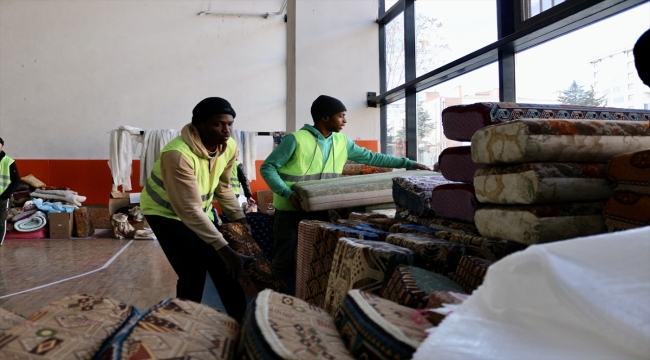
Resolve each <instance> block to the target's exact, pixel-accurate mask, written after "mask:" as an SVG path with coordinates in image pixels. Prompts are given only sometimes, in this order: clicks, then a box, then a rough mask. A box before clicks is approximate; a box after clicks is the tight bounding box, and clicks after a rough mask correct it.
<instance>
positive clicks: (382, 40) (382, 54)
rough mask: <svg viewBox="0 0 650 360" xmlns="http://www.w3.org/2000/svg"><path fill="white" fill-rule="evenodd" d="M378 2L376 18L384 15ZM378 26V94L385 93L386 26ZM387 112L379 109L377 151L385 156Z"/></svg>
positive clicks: (381, 0) (384, 109)
mask: <svg viewBox="0 0 650 360" xmlns="http://www.w3.org/2000/svg"><path fill="white" fill-rule="evenodd" d="M378 1H379V14H378V17H379V18H381V16H382V15H383V14H384V11H385V9H386V1H385V0H378ZM378 24H379V93H380V94H383V93H385V92H386V90H388V89H387V86H386V24H385V23H382V22H378ZM387 142H388V111H387V108H386V105H382V106H380V107H379V146H380V149H379V151H380V152H381V153H382V154H385V153H386V151H387V150H388V144H387Z"/></svg>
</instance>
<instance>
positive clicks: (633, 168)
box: [607, 150, 650, 195]
mask: <svg viewBox="0 0 650 360" xmlns="http://www.w3.org/2000/svg"><path fill="white" fill-rule="evenodd" d="M607 180H608V181H609V182H610V184H611V185H612V186H613V187H614V189H616V191H632V192H635V193H637V194H644V195H650V150H642V151H636V152H631V153H626V154H622V155H618V156H614V158H613V159H612V160H611V161H610V162H609V165H608V166H607Z"/></svg>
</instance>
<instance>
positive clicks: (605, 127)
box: [472, 119, 650, 165]
mask: <svg viewBox="0 0 650 360" xmlns="http://www.w3.org/2000/svg"><path fill="white" fill-rule="evenodd" d="M648 148H650V122H647V121H609V120H603V121H589V120H557V119H539V120H515V121H511V122H508V123H504V124H499V125H492V126H488V127H486V128H484V129H482V130H480V131H477V132H476V133H475V134H474V136H472V160H473V161H474V162H476V163H479V164H486V165H493V164H517V163H527V162H590V163H606V162H608V161H609V160H610V159H611V158H612V157H614V156H616V155H620V154H624V153H627V152H630V151H638V150H646V149H648Z"/></svg>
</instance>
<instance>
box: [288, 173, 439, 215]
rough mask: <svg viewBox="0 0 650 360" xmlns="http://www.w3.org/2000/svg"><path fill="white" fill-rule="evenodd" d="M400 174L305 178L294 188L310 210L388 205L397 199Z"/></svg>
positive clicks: (420, 174)
mask: <svg viewBox="0 0 650 360" xmlns="http://www.w3.org/2000/svg"><path fill="white" fill-rule="evenodd" d="M403 174H408V175H409V176H431V175H435V174H436V173H434V172H431V171H422V170H417V171H408V172H405V173H403ZM399 175H400V174H399V173H397V172H396V173H392V172H390V173H382V174H370V175H364V176H349V177H344V178H336V179H325V180H316V181H304V182H299V183H296V184H294V185H293V186H292V187H291V188H292V189H293V191H295V192H296V193H297V194H298V195H300V197H301V198H302V201H301V203H300V205H301V206H302V208H303V209H305V210H307V211H318V210H330V209H340V208H346V207H354V206H368V205H377V204H385V203H390V202H392V201H393V190H392V187H393V178H394V177H396V176H399Z"/></svg>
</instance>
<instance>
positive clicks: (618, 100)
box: [614, 96, 623, 104]
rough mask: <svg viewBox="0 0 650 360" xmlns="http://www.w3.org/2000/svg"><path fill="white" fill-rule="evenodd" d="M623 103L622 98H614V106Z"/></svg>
mask: <svg viewBox="0 0 650 360" xmlns="http://www.w3.org/2000/svg"><path fill="white" fill-rule="evenodd" d="M622 102H623V97H622V96H619V97H615V98H614V104H618V103H622Z"/></svg>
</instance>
